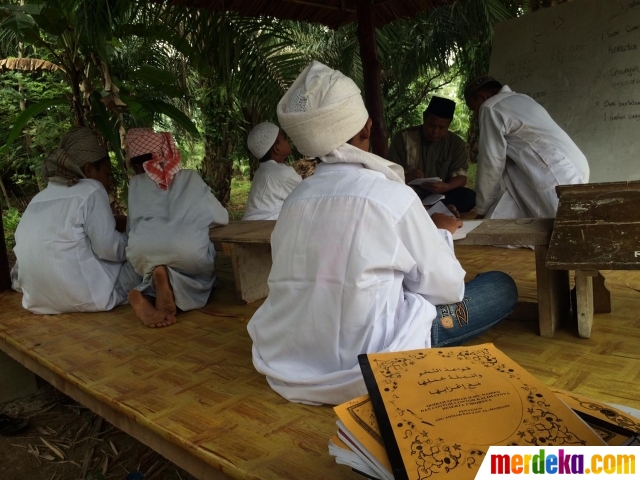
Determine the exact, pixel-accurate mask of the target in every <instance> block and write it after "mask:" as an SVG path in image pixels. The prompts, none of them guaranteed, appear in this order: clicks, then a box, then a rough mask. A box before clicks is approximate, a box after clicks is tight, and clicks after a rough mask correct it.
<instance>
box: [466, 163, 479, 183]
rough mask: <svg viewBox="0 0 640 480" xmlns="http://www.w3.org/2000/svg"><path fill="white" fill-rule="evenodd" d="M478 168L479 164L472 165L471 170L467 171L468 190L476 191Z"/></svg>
mask: <svg viewBox="0 0 640 480" xmlns="http://www.w3.org/2000/svg"><path fill="white" fill-rule="evenodd" d="M477 167H478V164H477V163H470V164H469V168H468V169H467V175H468V176H467V188H470V189H471V190H475V187H476V169H477Z"/></svg>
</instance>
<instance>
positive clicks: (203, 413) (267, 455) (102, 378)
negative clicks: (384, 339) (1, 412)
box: [0, 277, 361, 480]
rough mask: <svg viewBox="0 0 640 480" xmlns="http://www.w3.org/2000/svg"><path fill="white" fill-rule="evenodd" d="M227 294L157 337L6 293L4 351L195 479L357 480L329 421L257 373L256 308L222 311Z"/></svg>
mask: <svg viewBox="0 0 640 480" xmlns="http://www.w3.org/2000/svg"><path fill="white" fill-rule="evenodd" d="M225 281H227V283H229V284H230V283H231V280H230V278H229V279H228V280H226V277H225ZM225 286H226V285H223V286H222V288H218V289H216V292H215V293H214V296H213V298H212V300H211V301H210V304H209V307H211V308H212V309H214V310H220V313H219V314H216V315H211V314H207V313H204V312H201V311H191V312H187V313H184V314H181V315H180V316H179V321H178V323H177V324H175V325H173V326H171V327H170V328H163V329H149V328H145V327H143V326H142V325H141V324H140V321H139V320H137V319H136V318H135V315H134V313H133V311H132V309H131V308H130V307H129V306H122V307H118V308H116V309H114V310H113V311H111V312H106V313H86V314H79V313H76V314H65V315H55V316H51V315H33V314H31V313H29V312H28V311H26V310H24V309H23V308H22V307H21V300H22V295H20V294H18V293H15V292H12V291H6V292H3V293H0V305H1V308H0V351H4V352H5V353H6V354H7V355H9V356H10V357H11V358H13V359H14V360H16V361H17V362H19V363H20V364H22V365H24V366H26V367H27V368H28V369H29V370H31V371H33V372H34V373H35V374H37V375H39V376H40V377H42V378H43V379H45V380H46V381H47V382H49V383H50V384H52V385H53V386H54V387H55V388H57V389H58V390H60V391H62V392H64V393H65V394H67V395H68V396H70V397H71V398H73V399H74V400H76V401H77V402H79V403H81V404H82V405H84V406H86V407H88V408H89V409H91V410H92V411H94V412H95V413H96V414H98V415H100V416H101V417H103V418H104V419H105V420H107V421H108V422H110V423H112V424H113V425H115V426H116V427H117V428H119V429H120V430H123V431H124V432H126V433H128V434H129V435H131V436H133V437H135V438H136V439H138V440H139V441H141V442H142V443H144V444H146V445H148V446H149V447H151V448H153V449H154V450H156V451H157V452H158V453H160V454H161V455H163V456H165V457H166V458H168V459H169V460H171V461H172V462H174V463H176V464H177V465H178V466H180V467H182V468H183V469H185V470H186V471H187V472H189V473H191V474H192V475H194V476H195V477H196V478H198V479H200V480H214V479H215V480H218V479H228V478H233V479H246V480H249V479H251V480H271V479H280V478H282V479H292V480H294V479H295V480H298V479H309V480H314V479H317V480H320V479H336V480H346V479H358V478H361V477H360V476H358V475H356V474H355V473H353V472H351V471H350V470H349V469H348V468H345V467H343V466H339V465H337V464H336V463H335V461H334V459H333V457H331V456H330V455H329V452H328V441H329V438H331V436H332V435H333V434H335V432H336V424H335V422H336V417H335V415H334V413H333V410H332V409H331V408H330V407H312V406H307V405H301V404H296V403H290V402H288V401H286V400H285V399H283V398H282V397H281V396H279V395H278V394H277V393H275V392H274V391H273V390H272V389H271V388H270V387H269V385H268V384H267V382H266V380H265V377H264V376H263V375H261V374H259V373H258V372H257V371H256V370H255V368H254V367H253V364H252V358H251V339H250V337H249V335H248V333H247V326H246V317H247V316H250V313H251V311H252V309H251V307H244V310H247V311H246V312H244V315H234V314H233V313H231V314H230V312H233V309H231V310H228V309H224V308H223V307H221V305H222V303H224V302H222V303H220V302H219V301H218V300H217V299H216V296H217V295H218V294H221V295H227V296H228V295H229V294H231V295H232V294H233V291H232V290H228V289H226V288H225ZM0 388H3V387H2V385H0Z"/></svg>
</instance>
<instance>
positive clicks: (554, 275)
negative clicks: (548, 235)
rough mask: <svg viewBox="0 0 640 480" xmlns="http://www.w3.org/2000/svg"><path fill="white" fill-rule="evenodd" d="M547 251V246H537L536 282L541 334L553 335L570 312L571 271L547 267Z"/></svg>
mask: <svg viewBox="0 0 640 480" xmlns="http://www.w3.org/2000/svg"><path fill="white" fill-rule="evenodd" d="M547 252H548V248H547V247H546V246H544V245H538V246H536V250H535V255H536V284H537V290H538V312H539V325H540V336H542V337H553V335H554V334H555V332H556V330H557V328H558V326H559V324H560V322H561V320H562V319H563V318H567V317H568V314H569V308H570V297H569V272H568V271H564V270H549V269H547V268H546V265H545V260H546V257H547Z"/></svg>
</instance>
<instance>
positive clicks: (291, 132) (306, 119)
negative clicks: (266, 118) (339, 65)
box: [277, 61, 369, 157]
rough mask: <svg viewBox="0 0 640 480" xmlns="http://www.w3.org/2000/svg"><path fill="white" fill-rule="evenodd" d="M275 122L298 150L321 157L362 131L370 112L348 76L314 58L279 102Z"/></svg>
mask: <svg viewBox="0 0 640 480" xmlns="http://www.w3.org/2000/svg"><path fill="white" fill-rule="evenodd" d="M277 112H278V121H279V122H280V126H281V127H282V129H283V130H284V131H285V132H286V133H287V135H288V136H289V138H291V140H292V141H293V143H294V145H295V146H296V147H297V149H298V151H299V152H300V153H302V154H303V155H306V156H308V157H322V156H324V155H326V154H328V153H329V152H332V151H333V150H335V149H336V148H338V147H340V146H341V145H344V144H345V143H347V142H348V141H349V140H351V139H352V138H353V137H355V136H356V134H357V133H358V132H359V131H360V130H362V128H363V127H364V126H365V124H366V123H367V119H368V118H369V113H368V112H367V109H366V108H365V106H364V101H363V100H362V96H361V95H360V89H359V88H358V87H357V85H356V84H355V82H354V81H353V80H351V79H350V78H349V77H347V76H345V75H343V74H342V73H341V72H339V71H337V70H333V69H331V68H329V67H327V66H326V65H323V64H322V63H320V62H317V61H313V62H312V63H311V64H310V65H309V66H308V67H307V68H305V69H304V70H303V71H302V73H301V74H300V75H299V76H298V78H297V79H296V80H295V81H294V82H293V85H291V88H289V90H288V91H287V93H285V94H284V97H282V99H281V100H280V102H279V103H278V110H277Z"/></svg>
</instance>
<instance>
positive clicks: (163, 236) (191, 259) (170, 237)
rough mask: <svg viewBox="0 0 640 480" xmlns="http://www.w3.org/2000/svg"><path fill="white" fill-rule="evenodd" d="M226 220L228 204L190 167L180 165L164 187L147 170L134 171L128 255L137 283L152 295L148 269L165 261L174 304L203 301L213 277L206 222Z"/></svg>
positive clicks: (198, 304) (212, 254)
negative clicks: (136, 276) (218, 198)
mask: <svg viewBox="0 0 640 480" xmlns="http://www.w3.org/2000/svg"><path fill="white" fill-rule="evenodd" d="M227 223H229V214H228V212H227V210H226V209H225V208H224V207H223V206H222V205H220V202H219V201H218V200H217V199H216V198H215V197H214V196H213V194H212V193H211V189H210V188H209V186H208V185H207V184H206V183H204V181H203V180H202V179H201V178H200V176H199V175H198V174H197V173H196V172H194V171H192V170H180V171H179V172H178V173H177V174H176V176H175V177H174V178H173V181H172V183H171V185H170V186H169V188H168V189H167V190H162V189H160V188H159V187H158V186H157V185H156V184H155V183H154V181H153V180H151V178H149V176H148V175H147V174H140V175H136V176H135V177H133V178H132V179H131V182H130V183H129V217H128V228H129V243H128V245H127V259H128V260H129V261H130V262H131V264H132V265H133V268H134V269H135V271H136V273H137V274H138V275H140V276H141V277H143V279H142V283H141V284H140V285H139V286H137V287H136V289H137V290H140V291H141V292H142V293H144V294H148V295H152V296H155V288H154V286H153V281H152V278H153V277H152V274H153V269H154V268H155V267H157V266H158V265H166V266H167V270H168V272H169V280H170V281H171V286H172V288H173V294H174V296H175V300H176V305H177V306H178V308H180V309H181V310H184V311H186V310H193V309H195V308H201V307H203V306H204V305H205V304H206V303H207V299H208V298H209V294H210V293H211V289H212V288H213V282H214V280H215V272H214V264H213V262H214V258H215V255H216V252H215V249H214V247H213V243H211V241H210V240H209V227H210V226H214V225H226V224H227Z"/></svg>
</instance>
